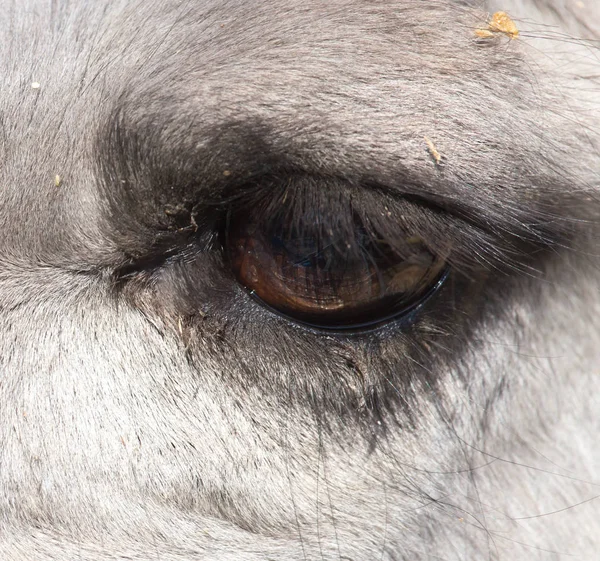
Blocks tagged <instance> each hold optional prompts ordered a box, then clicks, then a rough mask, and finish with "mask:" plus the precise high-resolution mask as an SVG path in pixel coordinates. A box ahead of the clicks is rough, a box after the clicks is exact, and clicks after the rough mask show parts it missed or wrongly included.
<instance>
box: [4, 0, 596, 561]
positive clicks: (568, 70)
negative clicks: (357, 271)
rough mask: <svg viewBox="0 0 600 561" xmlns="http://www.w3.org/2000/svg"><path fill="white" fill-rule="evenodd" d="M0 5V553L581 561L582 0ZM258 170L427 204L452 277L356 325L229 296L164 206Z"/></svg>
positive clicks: (589, 244)
mask: <svg viewBox="0 0 600 561" xmlns="http://www.w3.org/2000/svg"><path fill="white" fill-rule="evenodd" d="M498 9H504V10H507V11H508V12H510V14H511V15H512V16H513V18H514V19H515V20H516V22H517V25H518V26H519V28H520V31H521V35H520V37H519V38H518V39H514V40H510V39H509V38H508V37H506V36H504V35H501V34H498V35H497V36H496V37H494V38H489V39H477V38H475V36H474V29H475V28H477V27H481V26H484V27H485V22H486V21H487V14H488V13H491V12H493V11H495V10H498ZM0 14H2V28H1V30H0V76H1V79H0V83H1V88H2V93H1V95H0V125H1V127H0V133H1V134H0V148H1V149H0V158H1V159H0V169H1V174H0V182H1V184H0V185H1V186H0V231H1V233H2V235H1V236H0V364H1V370H0V559H2V560H7V561H38V560H40V561H41V560H53V561H67V560H68V561H71V560H76V559H77V560H79V559H81V560H86V561H87V560H90V561H92V560H93V561H103V560H109V559H110V560H113V559H135V560H151V559H152V560H154V559H156V560H161V561H183V560H186V561H194V560H195V561H197V560H203V561H209V560H218V561H233V560H236V561H239V560H244V561H246V560H247V561H251V560H252V561H258V560H261V561H262V560H286V561H294V560H298V561H300V560H312V559H315V560H342V559H343V560H353V561H362V560H367V559H382V560H384V559H387V560H406V561H408V560H410V561H420V560H423V561H425V560H434V559H436V560H438V559H439V560H441V559H443V560H445V561H456V560H459V559H460V560H469V561H475V560H477V561H480V560H483V559H489V560H511V561H517V560H527V561H531V560H561V561H562V560H563V559H581V560H585V561H592V560H594V559H599V558H600V553H599V551H600V537H599V536H600V499H599V498H597V497H598V496H600V446H599V445H598V444H599V442H598V434H600V422H599V419H600V415H599V413H600V391H599V390H600V351H599V350H598V349H600V325H599V324H600V319H599V318H600V292H599V288H600V287H599V282H598V216H600V201H599V200H598V195H599V191H600V82H599V76H600V52H599V51H598V41H600V3H598V2H597V1H596V0H583V1H582V2H576V1H574V0H573V1H571V0H506V2H503V3H502V4H496V3H494V2H490V3H489V4H485V5H481V4H480V3H476V2H470V1H458V0H456V1H452V0H427V1H425V0H397V1H391V0H381V1H375V0H366V1H362V0H361V1H359V0H328V1H327V2H319V1H316V0H304V1H302V2H296V1H294V0H250V1H243V0H238V1H234V0H227V1H224V0H200V1H197V2H194V1H187V2H185V1H170V0H169V1H162V0H161V1H159V0H149V1H146V2H141V1H140V2H137V1H134V0H116V1H108V0H96V1H93V2H92V1H89V2H72V1H69V0H63V1H60V0H55V1H52V2H43V1H41V0H26V1H23V2H18V3H17V2H11V1H7V0H2V1H1V2H0ZM34 82H36V83H39V88H38V87H32V83H34ZM36 86H37V84H36ZM424 137H428V138H430V139H431V140H432V141H433V142H434V143H435V146H436V147H437V149H438V150H439V152H441V153H442V154H443V155H444V162H443V166H438V165H436V164H435V162H434V161H433V160H432V157H431V154H430V153H429V152H428V149H427V145H426V143H425V141H424ZM281 170H294V171H295V173H297V172H298V171H301V172H302V173H303V174H306V175H307V176H310V177H311V178H315V177H317V178H321V179H319V180H320V181H323V185H324V188H330V189H335V188H337V184H338V183H339V182H342V183H347V184H352V185H354V186H358V187H361V188H363V187H364V188H365V189H367V188H368V186H369V185H377V186H380V187H384V188H385V189H386V190H387V192H388V193H389V197H390V200H392V199H394V197H398V195H401V194H404V193H406V194H408V195H411V196H413V197H417V198H418V199H419V200H428V201H431V202H432V203H434V204H436V205H440V206H443V207H445V208H448V209H453V212H455V213H457V214H458V215H460V216H461V217H462V219H463V220H464V223H462V224H463V226H461V227H460V228H455V229H451V230H449V233H448V234H447V236H448V237H449V238H451V239H452V241H453V242H454V244H455V246H456V257H455V258H454V261H453V265H454V269H455V272H456V277H455V278H456V280H455V281H454V282H453V284H452V285H451V286H450V285H449V286H448V287H447V288H446V289H445V292H443V293H441V294H440V295H439V298H438V299H437V300H435V299H434V300H435V301H433V302H432V304H431V307H429V308H427V309H426V310H425V312H424V313H422V314H421V316H419V317H418V318H417V319H416V320H415V323H414V325H412V326H408V325H407V326H398V325H397V326H390V327H388V328H386V329H384V330H380V331H377V332H375V333H372V334H369V335H364V336H356V337H340V336H334V335H324V334H321V333H315V332H313V331H310V330H307V329H304V328H299V327H297V326H294V325H292V324H290V323H288V322H286V321H285V320H283V319H281V318H279V317H276V316H273V315H272V314H270V313H269V312H267V311H265V310H264V309H262V308H260V306H258V305H257V304H256V303H255V302H254V301H253V300H251V299H249V298H248V296H247V295H246V294H245V292H244V291H242V290H240V289H239V287H237V286H236V284H235V282H233V281H232V279H231V277H230V275H229V274H228V272H227V268H226V267H225V266H224V264H223V260H222V258H221V256H220V253H219V251H218V250H209V251H200V252H197V251H192V250H189V248H188V246H187V245H185V244H187V243H189V238H183V237H182V238H179V237H177V236H178V234H177V235H174V237H173V235H172V232H173V231H174V230H173V228H172V226H173V224H172V223H171V222H170V221H172V218H170V216H171V215H169V214H166V213H165V210H166V209H173V208H175V209H176V208H183V209H187V210H185V212H187V213H188V214H189V213H190V212H192V210H190V209H191V205H193V206H194V208H193V213H196V214H197V215H198V216H201V217H204V218H203V220H204V222H203V223H202V224H201V225H200V226H201V228H200V231H202V228H208V229H210V228H209V226H210V220H211V218H210V217H211V212H212V211H211V210H210V209H211V208H213V207H211V201H213V200H215V199H218V197H220V196H222V194H223V193H224V192H225V191H226V190H227V188H228V186H230V185H232V184H234V183H235V182H236V181H237V182H240V181H242V180H245V178H247V177H248V176H252V177H261V174H265V173H269V174H273V173H275V176H276V178H279V179H281V181H285V180H286V176H285V174H284V172H283V171H281ZM224 171H226V172H227V173H226V174H224V173H223V172H224ZM57 175H58V176H60V179H59V180H55V176H57ZM311 180H312V179H311ZM300 181H304V179H302V178H301V179H300ZM336 182H337V183H336ZM369 200H371V201H372V199H369ZM365 204H368V205H371V206H373V205H374V204H375V203H372V202H371V203H368V202H366V203H365ZM411 204H412V205H413V206H411V209H412V210H411V211H410V212H415V213H418V212H420V211H418V206H419V205H418V204H416V205H415V204H413V203H411ZM186 205H187V206H186ZM202 209H204V211H203V210H202ZM206 209H208V210H206ZM370 210H373V208H370ZM185 212H184V220H188V221H189V220H191V217H188V218H185ZM202 212H204V214H202ZM419 216H421V218H420V219H418V220H417V219H415V220H417V225H416V226H415V227H419V228H423V229H424V230H428V231H431V234H430V235H431V236H432V237H434V238H435V235H436V232H437V231H438V229H437V224H438V223H437V222H436V221H435V220H437V218H436V219H433V218H432V219H431V222H430V223H429V222H428V219H427V218H423V217H427V216H429V215H428V214H427V213H423V214H420V215H419ZM399 220H406V221H408V222H407V223H409V224H410V219H409V218H405V217H404V216H402V217H401V218H400V217H399ZM467 224H469V225H470V226H467ZM186 225H187V226H189V222H187V223H186ZM413 225H414V224H413ZM189 230H190V229H189V228H187V229H184V230H183V231H185V232H189ZM169 232H170V233H169ZM438 241H439V240H438ZM184 242H185V243H184ZM157 248H160V251H159V249H157ZM165 248H166V249H165ZM163 250H165V251H166V250H168V251H169V252H171V253H169V255H170V256H171V257H169V258H168V259H164V260H159V261H158V262H154V261H152V262H151V263H147V262H146V261H145V259H146V258H147V256H148V255H153V254H154V253H156V252H159V253H160V252H162V251H163ZM140 263H142V264H143V265H139V264H140ZM132 264H133V266H134V269H135V272H134V273H131V274H130V273H129V272H128V271H130V268H131V267H132ZM453 278H454V277H453ZM444 303H445V304H444Z"/></svg>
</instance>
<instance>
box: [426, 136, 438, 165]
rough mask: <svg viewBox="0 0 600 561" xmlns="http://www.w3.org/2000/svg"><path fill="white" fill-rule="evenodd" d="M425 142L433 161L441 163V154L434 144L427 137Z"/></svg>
mask: <svg viewBox="0 0 600 561" xmlns="http://www.w3.org/2000/svg"><path fill="white" fill-rule="evenodd" d="M425 143H426V144H427V148H428V149H429V153H430V154H431V157H432V158H433V159H434V160H435V163H436V164H438V165H440V164H441V163H442V155H441V154H440V153H439V152H438V150H437V148H436V147H435V144H434V143H433V142H432V141H431V140H430V139H429V138H427V137H425Z"/></svg>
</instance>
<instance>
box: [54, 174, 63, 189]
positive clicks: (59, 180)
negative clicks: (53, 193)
mask: <svg viewBox="0 0 600 561" xmlns="http://www.w3.org/2000/svg"><path fill="white" fill-rule="evenodd" d="M61 183H62V177H61V176H60V175H55V176H54V185H55V186H56V187H60V185H61Z"/></svg>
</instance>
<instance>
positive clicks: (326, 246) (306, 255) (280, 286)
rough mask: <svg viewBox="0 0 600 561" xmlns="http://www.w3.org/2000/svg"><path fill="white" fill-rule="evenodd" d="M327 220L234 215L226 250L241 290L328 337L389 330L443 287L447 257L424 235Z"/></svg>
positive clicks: (307, 212) (307, 214) (315, 215)
mask: <svg viewBox="0 0 600 561" xmlns="http://www.w3.org/2000/svg"><path fill="white" fill-rule="evenodd" d="M324 216H327V215H324V214H323V213H320V214H319V213H314V212H311V211H310V209H307V208H304V209H303V213H302V215H301V216H296V215H294V214H293V213H275V214H270V215H266V214H265V213H260V212H256V213H253V212H252V211H250V212H248V211H246V212H244V211H239V212H236V213H235V214H233V215H232V216H231V217H230V220H229V221H228V224H227V227H226V231H225V232H224V234H225V242H224V248H225V251H226V254H227V257H228V262H229V264H230V266H231V268H232V271H233V273H234V275H235V277H236V279H237V282H238V283H239V284H241V285H242V286H243V287H245V288H246V289H247V290H248V291H249V292H250V293H251V294H252V295H253V297H254V298H256V299H257V300H258V301H259V302H260V303H261V304H262V305H264V306H266V307H267V308H269V309H271V310H272V311H275V312H276V313H278V314H280V315H283V316H286V317H287V318H288V319H289V320H291V321H294V322H297V323H301V324H308V325H310V326H313V327H317V328H322V329H328V330H348V329H355V330H356V329H361V328H371V327H373V326H376V325H380V324H381V325H383V324H385V323H387V322H389V321H392V320H395V319H397V318H399V317H402V316H405V315H407V314H408V313H409V312H412V311H414V310H415V308H417V307H419V306H420V305H421V304H422V303H423V302H424V301H425V300H426V299H427V298H429V297H430V296H431V295H432V294H433V293H434V292H435V291H436V290H437V288H439V286H441V283H442V282H443V279H444V278H445V273H446V270H447V260H446V257H445V256H443V255H438V254H436V253H434V252H433V251H432V250H430V249H429V247H428V246H427V244H426V243H425V242H424V241H423V240H422V239H421V237H420V236H419V235H418V233H415V232H402V231H398V232H397V233H396V234H395V235H394V236H393V238H392V236H390V235H389V234H387V236H382V235H381V234H379V233H378V232H377V231H376V230H374V229H373V228H366V227H365V226H364V225H363V223H362V221H361V220H359V219H356V218H355V217H353V218H352V219H351V220H350V219H344V218H347V217H339V216H338V217H335V216H331V215H329V216H328V217H327V219H324ZM390 238H392V239H390Z"/></svg>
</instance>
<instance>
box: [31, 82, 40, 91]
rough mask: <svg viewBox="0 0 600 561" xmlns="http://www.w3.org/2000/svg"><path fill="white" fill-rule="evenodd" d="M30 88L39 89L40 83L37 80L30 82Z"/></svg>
mask: <svg viewBox="0 0 600 561" xmlns="http://www.w3.org/2000/svg"><path fill="white" fill-rule="evenodd" d="M31 88H32V89H33V90H39V89H40V83H39V82H31Z"/></svg>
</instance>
